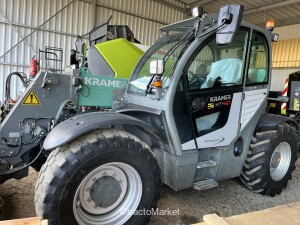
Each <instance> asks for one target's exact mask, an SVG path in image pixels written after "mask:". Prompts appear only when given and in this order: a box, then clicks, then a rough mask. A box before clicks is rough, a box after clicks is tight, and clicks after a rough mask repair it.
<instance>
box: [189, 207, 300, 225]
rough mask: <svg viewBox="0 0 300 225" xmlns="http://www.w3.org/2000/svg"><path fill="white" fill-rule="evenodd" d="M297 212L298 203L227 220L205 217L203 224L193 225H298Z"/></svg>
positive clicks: (216, 216) (298, 208)
mask: <svg viewBox="0 0 300 225" xmlns="http://www.w3.org/2000/svg"><path fill="white" fill-rule="evenodd" d="M299 212H300V202H298V203H291V204H288V205H283V206H277V207H274V208H269V209H264V210H260V211H256V212H250V213H245V214H241V215H237V216H231V217H227V218H222V217H219V216H218V215H217V214H210V215H205V216H204V217H203V220H204V221H205V222H202V223H197V224H194V225H223V224H226V225H267V224H268V225H269V224H272V225H300V219H299ZM224 222H225V223H224Z"/></svg>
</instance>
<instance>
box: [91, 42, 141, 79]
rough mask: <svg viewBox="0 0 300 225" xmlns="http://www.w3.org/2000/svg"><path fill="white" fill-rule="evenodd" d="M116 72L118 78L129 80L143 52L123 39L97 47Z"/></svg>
mask: <svg viewBox="0 0 300 225" xmlns="http://www.w3.org/2000/svg"><path fill="white" fill-rule="evenodd" d="M95 47H96V49H97V50H98V51H99V52H100V54H101V55H102V57H103V58H104V59H105V60H106V62H107V63H108V64H109V66H110V67H111V69H112V70H113V71H114V72H115V77H116V78H127V79H128V78H129V77H130V75H131V73H132V71H133V69H134V67H135V65H136V64H137V62H138V60H139V59H140V58H141V56H142V55H143V53H144V52H143V51H142V50H141V49H140V48H138V47H137V46H135V45H134V43H132V42H129V41H127V40H125V39H123V38H119V39H116V40H112V41H107V42H104V43H100V44H97V45H95Z"/></svg>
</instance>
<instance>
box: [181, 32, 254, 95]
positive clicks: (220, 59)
mask: <svg viewBox="0 0 300 225" xmlns="http://www.w3.org/2000/svg"><path fill="white" fill-rule="evenodd" d="M247 39H248V32H247V31H239V33H238V34H237V35H236V36H235V38H234V40H233V41H232V43H231V44H229V45H217V44H216V39H215V38H214V39H213V40H211V41H210V42H208V43H207V44H206V45H205V46H204V47H203V48H202V49H201V50H200V51H199V53H198V54H197V55H196V57H195V58H194V59H193V61H192V63H191V64H190V66H189V68H188V71H187V76H188V85H189V90H197V89H206V88H221V87H228V86H236V85H241V84H242V79H243V77H242V76H243V66H244V58H245V52H246V48H247Z"/></svg>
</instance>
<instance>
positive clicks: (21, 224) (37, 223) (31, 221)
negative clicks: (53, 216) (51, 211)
mask: <svg viewBox="0 0 300 225" xmlns="http://www.w3.org/2000/svg"><path fill="white" fill-rule="evenodd" d="M41 224H42V225H48V222H47V220H43V221H41V218H39V217H32V218H26V219H17V220H6V221H0V225H41Z"/></svg>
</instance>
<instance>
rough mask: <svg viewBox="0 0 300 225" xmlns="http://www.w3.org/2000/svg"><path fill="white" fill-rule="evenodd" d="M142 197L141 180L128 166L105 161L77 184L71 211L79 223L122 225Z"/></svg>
mask: <svg viewBox="0 0 300 225" xmlns="http://www.w3.org/2000/svg"><path fill="white" fill-rule="evenodd" d="M141 197H142V180H141V177H140V175H139V174H138V172H137V171H136V170H135V169H134V168H133V167H132V166H130V165H128V164H125V163H120V162H113V163H107V164H104V165H102V166H100V167H98V168H96V169H94V170H93V171H92V172H90V173H89V174H88V175H87V176H86V177H85V178H84V180H83V181H82V182H81V183H80V185H79V187H78V188H77V190H76V194H75V197H74V201H73V211H74V215H75V218H76V220H77V222H78V223H79V224H81V225H96V224H97V225H101V224H105V225H109V224H112V225H117V224H124V223H125V222H126V221H127V220H128V219H129V218H130V217H131V216H132V215H133V213H134V212H135V210H136V209H137V207H138V205H139V203H140V200H141Z"/></svg>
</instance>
